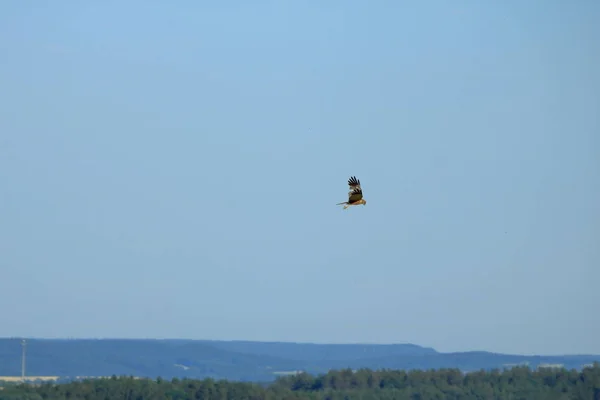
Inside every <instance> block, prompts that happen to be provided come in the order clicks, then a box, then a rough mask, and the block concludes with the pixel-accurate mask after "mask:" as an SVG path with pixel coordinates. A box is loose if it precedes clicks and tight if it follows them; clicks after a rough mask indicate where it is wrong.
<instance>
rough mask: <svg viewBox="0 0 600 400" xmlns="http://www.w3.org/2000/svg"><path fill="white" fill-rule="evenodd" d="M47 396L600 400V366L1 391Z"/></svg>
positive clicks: (93, 399)
mask: <svg viewBox="0 0 600 400" xmlns="http://www.w3.org/2000/svg"><path fill="white" fill-rule="evenodd" d="M17 399H18V400H43V399H48V400H52V399H86V400H100V399H102V400H107V399H128V400H146V399H148V400H153V399H180V400H184V399H222V400H237V399H247V400H259V399H273V400H275V399H282V400H285V399H289V400H293V399H298V400H300V399H325V400H337V399H339V400H351V399H352V400H353V399H357V400H358V399H361V400H370V399H373V400H375V399H383V400H386V399H398V400H400V399H406V400H417V399H419V400H427V399H464V400H467V399H515V400H516V399H523V400H536V399H540V400H542V399H543V400H554V399H556V400H567V399H582V400H600V364H599V363H594V364H593V365H592V366H591V367H586V368H583V369H582V370H581V371H577V370H574V369H573V370H567V369H554V368H552V369H550V368H546V369H544V368H542V369H536V370H532V369H530V368H528V367H514V368H512V369H505V370H502V371H500V370H492V371H484V370H482V371H478V372H471V373H467V374H464V373H462V372H461V371H460V370H458V369H439V370H411V371H398V370H369V369H361V370H358V371H352V370H350V369H343V370H335V371H329V372H328V373H326V374H321V375H316V376H315V375H309V374H307V373H301V374H297V375H293V376H287V377H280V378H278V379H277V380H276V381H275V382H272V383H265V384H262V385H261V384H258V383H250V382H234V381H226V380H214V379H212V378H206V379H204V380H192V379H178V378H173V379H171V380H165V379H161V378H157V379H154V380H151V379H137V378H133V377H117V376H113V377H112V378H103V379H93V380H92V379H90V380H82V381H73V382H69V383H61V384H56V383H43V384H36V385H33V384H17V385H11V386H5V387H4V388H2V390H0V400H17Z"/></svg>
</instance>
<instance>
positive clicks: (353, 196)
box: [336, 176, 367, 210]
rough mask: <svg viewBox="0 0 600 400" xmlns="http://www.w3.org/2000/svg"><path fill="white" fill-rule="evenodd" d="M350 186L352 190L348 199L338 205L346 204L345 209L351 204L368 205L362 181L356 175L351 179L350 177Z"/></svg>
mask: <svg viewBox="0 0 600 400" xmlns="http://www.w3.org/2000/svg"><path fill="white" fill-rule="evenodd" d="M348 186H350V191H349V192H348V201H345V202H343V203H337V204H336V205H337V206H339V205H341V204H344V210H345V209H346V208H348V207H350V206H358V205H360V204H362V205H366V204H367V201H366V200H365V199H363V193H362V188H361V187H360V181H359V180H358V179H356V177H355V176H352V177H350V179H348Z"/></svg>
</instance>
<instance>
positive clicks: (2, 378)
mask: <svg viewBox="0 0 600 400" xmlns="http://www.w3.org/2000/svg"><path fill="white" fill-rule="evenodd" d="M59 378H60V376H26V377H25V380H26V381H37V380H40V381H56V380H58V379H59ZM21 380H22V378H21V377H20V376H0V382H2V381H4V382H20V381H21Z"/></svg>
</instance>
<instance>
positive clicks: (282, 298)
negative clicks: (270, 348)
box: [0, 0, 600, 355]
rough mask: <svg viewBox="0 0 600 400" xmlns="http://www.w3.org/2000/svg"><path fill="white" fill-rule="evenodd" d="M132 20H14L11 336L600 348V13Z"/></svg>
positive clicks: (8, 141) (354, 5) (7, 93)
mask: <svg viewBox="0 0 600 400" xmlns="http://www.w3.org/2000/svg"><path fill="white" fill-rule="evenodd" d="M116 4H117V3H112V2H108V3H74V2H55V3H52V4H51V5H50V3H44V4H42V3H22V2H5V3H2V4H0V51H1V53H2V54H3V55H4V57H3V62H2V63H0V87H1V88H2V90H1V91H0V255H1V256H0V303H1V304H3V305H11V306H7V307H5V308H4V309H3V315H2V323H1V324H0V336H3V337H21V336H25V337H36V336H38V337H46V338H52V337H60V338H65V337H135V338H139V337H141V338H143V337H156V338H166V337H175V338H176V337H191V338H198V339H219V340H230V339H239V340H253V341H285V342H292V341H300V342H371V343H382V342H385V343H411V344H416V345H420V346H424V347H432V348H434V349H436V350H437V351H440V352H450V351H471V350H484V351H491V352H499V353H510V354H544V355H555V354H600V342H599V341H598V340H597V339H596V336H597V335H595V334H594V332H598V331H599V330H600V317H599V316H598V312H597V310H596V308H597V307H596V306H594V304H600V292H599V291H598V290H596V289H597V288H596V287H597V284H596V282H598V281H600V272H599V268H598V266H600V246H598V243H599V241H598V238H600V119H599V117H598V115H599V114H598V110H600V72H599V71H600V41H598V40H597V38H600V25H599V24H598V23H597V21H598V20H600V2H594V1H591V0H582V1H577V2H570V3H567V2H561V1H558V0H546V1H542V0H533V1H531V2H528V3H523V2H517V1H515V0H509V1H502V2H500V1H492V2H486V3H476V2H468V1H459V2H452V3H448V2H442V1H439V0H432V1H429V2H419V3H417V2H411V3H397V2H391V1H383V2H377V3H368V4H367V3H365V2H358V1H346V2H343V3H342V2H328V3H317V2H314V1H312V2H303V3H275V2H257V3H252V4H250V3H244V2H241V1H232V2H225V3H214V4H208V3H196V2H191V1H184V2H180V3H177V5H175V3H172V4H171V3H169V4H167V3H165V2H142V1H139V0H138V1H136V0H134V1H131V2H127V3H120V4H119V7H117V5H116ZM350 176H356V177H357V178H359V179H360V181H361V183H362V187H363V191H364V196H365V199H366V200H367V202H368V204H367V205H366V206H359V207H352V208H350V209H348V210H342V209H341V207H340V206H336V205H335V204H336V203H339V202H342V201H345V200H346V196H347V191H348V186H347V180H348V178H349V177H350ZM13 304H14V306H12V305H13Z"/></svg>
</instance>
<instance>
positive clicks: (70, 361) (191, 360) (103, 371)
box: [0, 339, 600, 382]
mask: <svg viewBox="0 0 600 400" xmlns="http://www.w3.org/2000/svg"><path fill="white" fill-rule="evenodd" d="M20 342H21V341H20V339H0V376H15V375H20V373H21V345H20ZM594 361H600V356H592V355H574V356H519V355H507V354H494V353H488V352H463V353H439V352H437V351H435V350H434V349H432V348H426V347H421V346H417V345H413V344H390V345H373V344H310V343H281V342H251V341H209V340H147V339H98V340H96V339H73V340H64V339H60V340H59V339H28V340H27V363H26V368H27V375H28V376H61V377H66V378H68V379H72V378H75V377H81V376H111V375H133V376H141V377H150V378H156V377H159V376H160V377H162V378H166V379H171V378H173V377H179V378H183V377H189V378H204V377H213V378H215V379H228V380H242V381H263V382H268V381H272V380H273V379H275V378H276V377H277V376H279V375H283V374H289V373H294V372H295V371H300V370H303V371H307V372H310V373H322V372H326V371H327V370H329V369H340V368H352V369H359V368H372V369H381V368H389V369H431V368H435V369H437V368H448V367H449V368H460V369H461V370H464V371H472V370H479V369H492V368H502V367H505V366H511V365H515V364H525V363H526V364H528V365H529V366H530V367H532V368H536V367H538V366H539V365H543V364H561V365H563V366H564V367H565V368H568V369H572V368H575V369H581V368H582V367H583V366H584V365H586V364H591V363H593V362H594Z"/></svg>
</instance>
